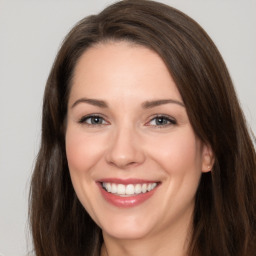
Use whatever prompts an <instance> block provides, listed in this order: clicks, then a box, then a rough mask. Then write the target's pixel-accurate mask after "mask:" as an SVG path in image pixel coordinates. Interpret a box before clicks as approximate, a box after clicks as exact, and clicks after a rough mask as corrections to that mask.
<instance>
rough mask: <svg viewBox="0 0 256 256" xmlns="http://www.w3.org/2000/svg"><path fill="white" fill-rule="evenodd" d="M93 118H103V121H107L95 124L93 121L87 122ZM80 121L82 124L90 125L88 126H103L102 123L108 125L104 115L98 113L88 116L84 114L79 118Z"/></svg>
mask: <svg viewBox="0 0 256 256" xmlns="http://www.w3.org/2000/svg"><path fill="white" fill-rule="evenodd" d="M93 118H95V119H96V118H98V119H99V120H101V121H102V122H105V123H100V124H93V123H87V121H88V120H90V119H91V121H92V119H93ZM79 123H80V124H85V125H88V126H101V125H106V124H107V122H106V121H105V119H104V117H102V116H100V115H97V114H94V115H88V116H83V117H82V118H81V119H80V120H79Z"/></svg>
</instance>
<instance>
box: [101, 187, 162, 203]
mask: <svg viewBox="0 0 256 256" xmlns="http://www.w3.org/2000/svg"><path fill="white" fill-rule="evenodd" d="M98 185H99V188H100V192H101V194H102V196H103V197H104V199H105V200H106V201H107V202H109V203H111V204H112V205H114V206H117V207H121V208H128V207H134V206H137V205H140V204H142V203H143V202H145V201H146V200H148V199H149V198H150V197H152V196H153V194H154V193H155V191H156V189H157V188H158V186H156V187H155V188H154V189H152V190H151V191H149V192H146V193H141V194H138V195H136V196H126V197H122V196H117V195H115V194H112V193H109V192H107V191H106V190H105V189H103V188H102V186H101V184H98Z"/></svg>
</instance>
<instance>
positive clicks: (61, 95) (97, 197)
mask: <svg viewBox="0 0 256 256" xmlns="http://www.w3.org/2000/svg"><path fill="white" fill-rule="evenodd" d="M30 200H31V207H30V217H31V227H32V234H33V241H34V247H35V252H36V255H38V256H41V255H47V256H49V255H61V256H63V255H109V256H113V255H159V256H162V255H175V256H178V255H181V256H182V255H184V256H185V255H189V256H199V255H200V256H201V255H202V256H206V255H230V256H231V255H232V256H235V255H243V256H245V255H246V256H250V255H255V251H256V248H255V247H256V227H255V225H256V224H255V219H256V218H255V217H256V156H255V150H254V148H253V144H252V141H251V139H250V136H249V134H248V130H247V127H246V122H245V120H244V117H243V113H242V111H241V109H240V106H239V104H238V100H237V98H236V94H235V91H234V88H233V85H232V82H231V79H230V76H229V74H228V71H227V68H226V66H225V64H224V62H223V60H222V58H221V56H220V54H219V52H218V50H217V49H216V47H215V45H214V44H213V42H212V41H211V39H210V38H209V37H208V35H207V34H206V33H205V32H204V30H203V29H202V28H201V27H200V26H199V25H198V24H197V23H196V22H195V21H193V20H192V19H191V18H189V17H188V16H186V15H185V14H183V13H181V12H179V11H177V10H175V9H173V8H171V7H168V6H166V5H163V4H160V3H156V2H151V1H133V0H131V1H121V2H118V3H116V4H114V5H112V6H110V7H108V8H106V9H105V10H103V11H102V12H101V13H100V14H98V15H95V16H90V17H87V18H85V19H83V20H82V21H80V22H79V23H78V24H77V25H76V26H75V27H74V28H73V29H72V30H71V32H70V33H69V34H68V35H67V37H66V39H65V40H64V43H63V45H62V47H61V49H60V51H59V53H58V55H57V57H56V60H55V63H54V65H53V68H52V70H51V73H50V76H49V79H48V81H47V85H46V89H45V96H44V105H43V120H42V140H41V148H40V152H39V155H38V159H37V162H36V166H35V170H34V174H33V178H32V184H31V196H30Z"/></svg>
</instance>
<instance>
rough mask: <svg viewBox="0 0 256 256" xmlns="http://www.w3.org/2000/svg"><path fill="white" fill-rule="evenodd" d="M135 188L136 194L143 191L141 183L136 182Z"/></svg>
mask: <svg viewBox="0 0 256 256" xmlns="http://www.w3.org/2000/svg"><path fill="white" fill-rule="evenodd" d="M134 190H135V193H136V194H140V193H141V185H140V184H136V185H135V189H134Z"/></svg>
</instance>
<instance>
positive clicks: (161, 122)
mask: <svg viewBox="0 0 256 256" xmlns="http://www.w3.org/2000/svg"><path fill="white" fill-rule="evenodd" d="M175 124H177V122H176V120H175V119H174V118H171V117H169V116H164V115H158V116H155V117H154V118H152V119H151V120H150V121H149V122H148V123H147V124H146V125H148V126H164V127H165V126H169V125H175Z"/></svg>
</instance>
